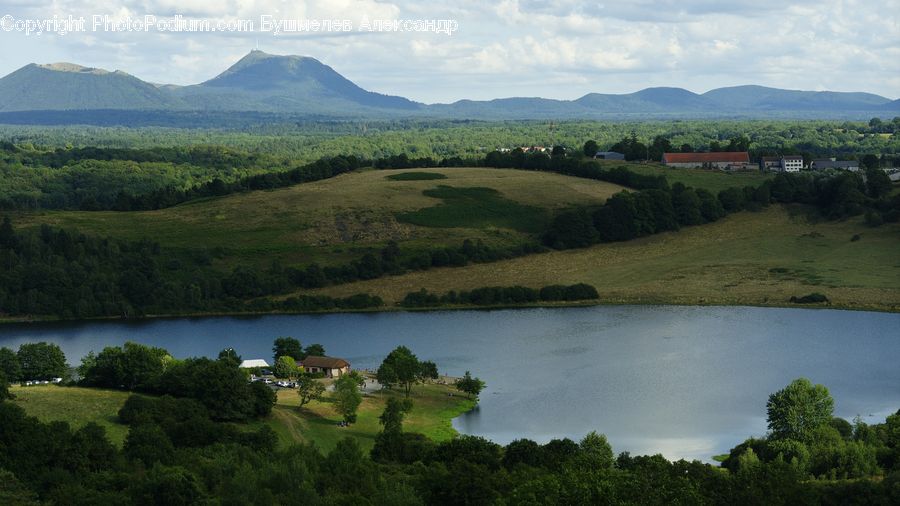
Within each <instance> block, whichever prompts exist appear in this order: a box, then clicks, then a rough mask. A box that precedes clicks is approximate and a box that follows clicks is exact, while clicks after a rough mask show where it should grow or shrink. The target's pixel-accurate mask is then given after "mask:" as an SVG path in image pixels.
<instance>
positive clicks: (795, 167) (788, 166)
mask: <svg viewBox="0 0 900 506" xmlns="http://www.w3.org/2000/svg"><path fill="white" fill-rule="evenodd" d="M759 169H760V170H762V171H767V170H771V171H775V172H800V170H801V169H803V157H802V156H800V155H785V156H764V157H762V158H760V159H759Z"/></svg>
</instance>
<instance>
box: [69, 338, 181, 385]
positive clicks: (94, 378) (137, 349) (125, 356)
mask: <svg viewBox="0 0 900 506" xmlns="http://www.w3.org/2000/svg"><path fill="white" fill-rule="evenodd" d="M171 360H172V357H171V356H170V355H169V352H168V351H166V350H164V349H162V348H153V347H150V346H144V345H142V344H138V343H132V342H127V343H125V344H124V345H123V346H122V347H121V348H118V347H116V346H107V347H106V348H104V349H103V350H102V351H101V352H100V353H99V354H97V355H94V354H93V352H92V353H88V354H87V355H86V356H85V357H84V358H82V360H81V366H80V367H79V368H78V373H79V374H80V375H81V381H82V383H84V384H85V385H89V386H99V387H107V388H124V389H126V390H152V389H153V388H154V387H155V384H156V382H157V380H159V378H160V377H161V376H162V374H163V373H164V372H165V370H166V366H167V364H168V363H169V362H170V361H171Z"/></svg>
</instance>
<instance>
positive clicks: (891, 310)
mask: <svg viewBox="0 0 900 506" xmlns="http://www.w3.org/2000/svg"><path fill="white" fill-rule="evenodd" d="M603 306H646V307H665V306H672V307H735V308H739V307H759V308H779V309H833V310H837V311H863V312H873V313H888V314H896V313H900V305H884V306H882V305H871V304H863V305H859V306H855V305H848V304H832V303H813V304H791V303H789V302H786V303H783V304H765V303H749V302H746V303H735V304H732V303H717V302H684V303H681V302H674V301H670V302H660V301H654V302H647V301H640V300H624V299H622V300H615V301H613V300H602V299H600V300H591V301H571V302H553V303H548V302H540V303H534V304H496V305H486V306H477V305H446V306H431V307H421V308H409V307H400V306H393V307H379V308H369V309H328V310H322V311H237V312H235V311H222V312H218V311H206V312H198V313H184V314H177V313H171V314H151V315H143V316H137V317H129V318H122V317H117V316H97V317H89V318H75V319H60V318H54V317H38V318H8V317H0V325H17V324H21V325H28V324H37V323H87V322H104V321H115V322H141V321H150V320H172V319H195V318H217V317H237V318H240V317H248V318H255V317H260V316H277V315H310V316H315V315H329V314H372V313H430V312H445V311H495V310H504V309H540V308H546V309H554V308H572V307H603Z"/></svg>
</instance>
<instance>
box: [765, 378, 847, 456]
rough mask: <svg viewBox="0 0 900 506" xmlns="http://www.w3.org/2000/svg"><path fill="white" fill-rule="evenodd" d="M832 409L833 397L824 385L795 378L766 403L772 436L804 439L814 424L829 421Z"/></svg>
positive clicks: (805, 439) (823, 423)
mask: <svg viewBox="0 0 900 506" xmlns="http://www.w3.org/2000/svg"><path fill="white" fill-rule="evenodd" d="M833 410H834V400H833V399H832V398H831V394H829V393H828V389H827V388H826V387H825V386H823V385H813V384H812V382H810V381H809V380H808V379H806V378H798V379H795V380H794V381H792V382H791V384H790V385H788V386H786V387H784V388H783V389H782V390H779V391H777V392H775V393H774V394H772V395H770V396H769V401H768V402H767V403H766V411H767V413H768V422H769V430H770V431H771V433H772V435H771V437H772V438H773V439H793V440H796V441H802V442H807V441H809V439H810V437H811V435H812V434H813V432H814V431H815V430H816V429H817V428H819V427H820V426H822V425H826V424H828V423H829V422H830V421H831V417H832V411H833Z"/></svg>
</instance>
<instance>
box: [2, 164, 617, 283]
mask: <svg viewBox="0 0 900 506" xmlns="http://www.w3.org/2000/svg"><path fill="white" fill-rule="evenodd" d="M404 173H412V174H413V175H412V176H407V177H412V180H400V181H397V180H395V179H392V178H396V177H397V176H401V175H402V174H404ZM428 173H432V174H440V175H443V176H445V179H441V180H440V181H434V180H430V179H422V176H421V170H419V171H416V170H384V171H381V170H379V171H375V170H371V171H363V172H356V173H353V174H344V175H341V176H338V177H335V178H332V179H328V180H324V181H318V182H314V183H307V184H302V185H296V186H292V187H289V188H282V189H278V190H273V191H258V192H252V193H246V194H240V195H232V196H228V197H223V198H215V199H205V200H199V201H193V202H190V203H187V204H183V205H179V206H176V207H173V208H169V209H163V210H158V211H148V212H129V213H119V212H80V211H48V212H38V213H29V214H23V215H20V216H16V217H15V220H16V223H17V224H18V225H21V226H34V225H37V224H41V223H49V224H52V225H58V226H63V227H67V228H75V229H78V230H80V231H82V232H84V233H90V234H98V235H102V236H111V237H118V238H125V239H140V238H144V237H150V238H153V239H154V240H156V241H159V242H160V243H161V244H162V245H163V246H168V247H172V248H178V249H184V250H192V249H206V248H220V249H221V250H222V251H223V252H224V255H225V262H224V263H225V264H226V266H227V264H234V263H243V264H253V263H256V264H261V265H268V264H269V263H270V262H271V261H272V260H274V259H278V260H280V261H281V262H282V263H283V264H285V265H296V264H307V263H310V262H313V261H316V262H319V263H322V264H332V263H341V262H344V261H347V260H349V259H355V258H358V257H359V256H361V253H360V251H368V249H369V248H372V247H380V246H382V245H383V244H384V243H385V242H387V241H388V240H392V239H393V240H396V241H398V242H401V243H403V244H404V245H405V247H408V248H416V247H422V248H425V247H427V248H432V247H434V246H436V245H452V246H459V245H460V244H461V243H462V241H463V240H465V239H467V238H472V239H483V240H484V241H485V242H486V243H488V244H495V245H513V244H519V243H521V242H522V241H524V240H526V239H528V238H529V237H530V235H529V234H527V233H526V232H523V231H521V230H522V229H523V228H524V229H526V230H530V229H531V228H533V227H534V226H535V223H537V222H539V221H540V220H546V219H548V217H549V214H550V212H552V210H554V209H559V208H564V207H567V206H570V205H576V204H602V203H603V202H605V200H606V198H608V197H609V196H610V195H612V194H613V193H616V192H618V191H621V190H622V187H620V186H617V185H613V184H609V183H604V182H601V181H591V180H586V179H578V178H572V177H566V176H561V175H557V174H549V173H538V172H527V171H520V170H504V169H477V168H453V169H428ZM426 177H432V176H426ZM440 188H443V190H442V189H440ZM475 189H478V190H475ZM485 189H486V190H485ZM473 204H474V205H473ZM520 211H524V212H526V215H525V216H522V215H520ZM398 216H404V217H406V218H407V219H405V220H403V221H401V220H398ZM526 218H527V221H526ZM436 220H437V221H436ZM465 220H470V221H469V222H466V221H465ZM535 220H538V221H537V222H536V221H535ZM437 222H440V223H443V224H444V225H445V226H443V227H441V228H435V227H433V226H423V225H433V224H435V223H437ZM523 223H528V226H522V224H523ZM460 225H466V226H460ZM447 227H453V228H447Z"/></svg>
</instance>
